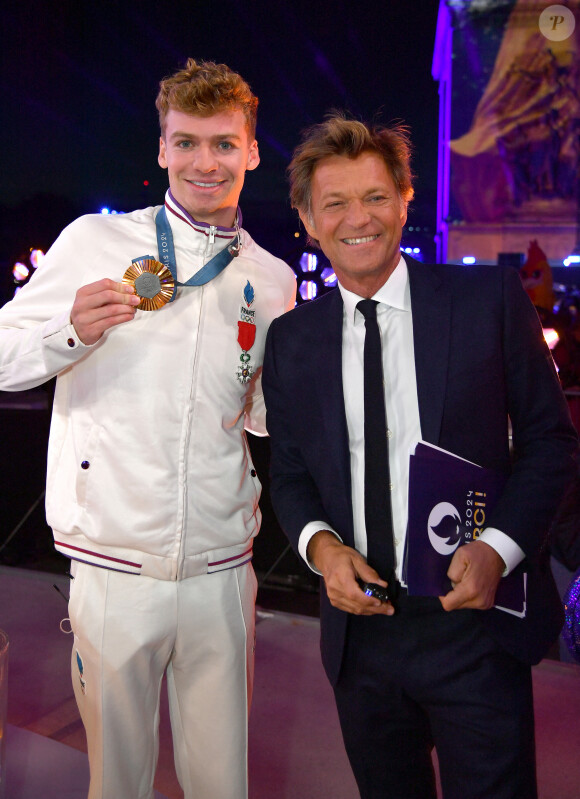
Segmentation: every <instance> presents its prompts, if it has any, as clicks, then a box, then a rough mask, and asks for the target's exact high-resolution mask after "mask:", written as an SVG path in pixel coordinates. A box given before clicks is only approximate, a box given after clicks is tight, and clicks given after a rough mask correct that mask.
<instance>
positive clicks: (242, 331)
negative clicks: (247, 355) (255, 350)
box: [238, 322, 256, 352]
mask: <svg viewBox="0 0 580 799" xmlns="http://www.w3.org/2000/svg"><path fill="white" fill-rule="evenodd" d="M255 340H256V325H255V324H253V322H238V344H239V345H240V347H241V348H242V349H243V350H244V352H247V351H248V350H250V349H252V347H253V346H254V341H255Z"/></svg>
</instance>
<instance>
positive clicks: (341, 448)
mask: <svg viewBox="0 0 580 799" xmlns="http://www.w3.org/2000/svg"><path fill="white" fill-rule="evenodd" d="M319 303H320V307H321V309H322V307H324V311H325V313H324V314H323V315H322V314H321V315H319V316H318V317H317V324H320V331H319V334H318V343H319V345H320V346H319V348H318V349H317V352H318V354H319V357H318V364H317V373H316V377H315V380H316V384H317V392H318V394H319V397H320V404H319V407H320V408H321V409H322V410H321V416H322V418H321V419H320V426H321V428H322V430H323V431H324V433H323V441H324V442H325V446H326V448H327V454H328V462H329V463H333V464H334V465H335V467H336V470H337V473H338V474H337V486H336V488H337V489H338V494H339V495H340V496H342V497H344V500H345V502H346V503H347V505H348V508H347V509H346V511H345V512H346V513H347V519H348V526H346V524H345V527H344V528H343V532H345V531H346V530H348V532H349V535H350V536H351V539H352V540H350V541H346V543H348V544H350V545H351V546H352V545H353V542H354V533H353V531H352V497H351V476H350V451H349V446H348V427H347V423H346V411H345V407H344V393H343V387H342V326H343V307H344V306H343V303H342V297H341V295H340V291H339V290H338V289H335V290H334V291H332V292H331V293H330V294H329V295H327V296H326V297H324V298H323V299H321V300H319ZM346 537H348V536H346Z"/></svg>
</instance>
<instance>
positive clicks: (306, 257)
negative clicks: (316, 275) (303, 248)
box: [300, 252, 318, 272]
mask: <svg viewBox="0 0 580 799" xmlns="http://www.w3.org/2000/svg"><path fill="white" fill-rule="evenodd" d="M317 266H318V256H317V255H315V254H314V253H313V252H303V253H302V255H301V256H300V269H302V271H303V272H315V271H316V267H317Z"/></svg>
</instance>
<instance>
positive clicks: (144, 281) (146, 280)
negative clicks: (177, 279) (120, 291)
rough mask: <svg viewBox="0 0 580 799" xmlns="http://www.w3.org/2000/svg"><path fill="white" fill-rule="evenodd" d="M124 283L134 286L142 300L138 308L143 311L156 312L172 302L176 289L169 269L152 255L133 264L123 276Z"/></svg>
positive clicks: (137, 259)
mask: <svg viewBox="0 0 580 799" xmlns="http://www.w3.org/2000/svg"><path fill="white" fill-rule="evenodd" d="M123 283H127V284H128V285H130V286H133V287H134V289H135V294H137V296H138V297H140V298H141V302H140V303H139V305H138V306H137V308H138V309H139V310H141V311H156V310H157V309H158V308H162V307H163V306H164V305H165V304H166V303H168V302H170V300H171V298H172V296H173V292H174V289H175V283H174V280H173V276H172V274H171V272H170V271H169V269H168V268H167V267H166V266H164V265H163V264H162V263H160V262H159V261H156V260H155V258H153V256H152V255H144V256H143V257H142V258H136V259H135V260H134V261H132V262H131V266H130V267H129V268H128V269H127V271H126V272H125V274H124V275H123Z"/></svg>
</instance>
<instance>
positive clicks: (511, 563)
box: [477, 527, 526, 577]
mask: <svg viewBox="0 0 580 799" xmlns="http://www.w3.org/2000/svg"><path fill="white" fill-rule="evenodd" d="M477 540H478V541H483V542H484V543H485V544H489V546H490V547H491V548H492V549H495V551H496V552H497V554H498V555H499V556H500V558H501V559H502V560H503V562H504V563H505V569H504V571H503V574H502V577H507V576H508V574H509V573H510V572H512V571H513V570H514V569H515V567H516V566H517V565H518V564H519V563H521V562H522V560H523V559H524V558H525V557H526V553H525V552H524V550H523V549H522V548H521V547H520V546H519V545H518V544H516V542H515V541H514V540H513V539H512V538H510V537H509V535H506V534H505V533H502V532H501V530H496V528H495V527H486V528H485V530H484V531H483V533H482V534H481V535H480V536H479V538H478V539H477Z"/></svg>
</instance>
